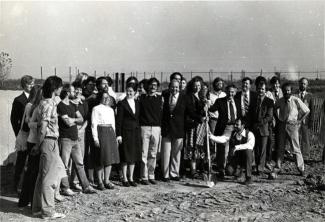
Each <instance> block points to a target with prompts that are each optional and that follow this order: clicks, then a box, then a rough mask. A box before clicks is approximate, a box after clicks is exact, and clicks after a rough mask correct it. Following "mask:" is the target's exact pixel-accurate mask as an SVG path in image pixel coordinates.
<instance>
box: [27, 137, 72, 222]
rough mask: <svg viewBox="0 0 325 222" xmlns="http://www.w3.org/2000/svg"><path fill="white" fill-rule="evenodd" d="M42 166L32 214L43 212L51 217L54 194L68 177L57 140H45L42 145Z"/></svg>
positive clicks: (40, 166)
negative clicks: (60, 183)
mask: <svg viewBox="0 0 325 222" xmlns="http://www.w3.org/2000/svg"><path fill="white" fill-rule="evenodd" d="M40 152H41V155H40V165H39V171H38V176H37V181H36V184H35V191H34V197H33V206H32V212H33V213H36V212H39V211H42V213H43V215H48V216H51V215H52V214H53V213H54V212H55V209H54V193H55V189H56V188H57V187H58V181H59V180H60V179H61V178H63V177H64V176H66V173H65V170H64V165H63V162H62V160H61V158H60V154H59V146H58V142H57V140H53V139H47V138H45V139H44V141H43V142H42V144H41V145H40Z"/></svg>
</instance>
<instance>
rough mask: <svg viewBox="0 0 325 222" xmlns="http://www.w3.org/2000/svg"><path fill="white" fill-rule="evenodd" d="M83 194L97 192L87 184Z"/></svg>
mask: <svg viewBox="0 0 325 222" xmlns="http://www.w3.org/2000/svg"><path fill="white" fill-rule="evenodd" d="M83 193H84V194H94V193H97V192H96V190H95V189H94V188H93V187H92V186H90V185H89V186H88V187H87V188H86V189H84V190H83Z"/></svg>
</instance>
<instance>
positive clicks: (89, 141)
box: [84, 127, 96, 172]
mask: <svg viewBox="0 0 325 222" xmlns="http://www.w3.org/2000/svg"><path fill="white" fill-rule="evenodd" d="M93 149H95V144H94V139H93V134H92V132H91V129H90V127H87V128H86V132H85V150H84V166H85V170H86V172H87V170H93V169H95V161H96V158H95V155H94V152H93V151H92V150H93Z"/></svg>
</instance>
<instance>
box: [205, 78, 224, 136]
mask: <svg viewBox="0 0 325 222" xmlns="http://www.w3.org/2000/svg"><path fill="white" fill-rule="evenodd" d="M223 85H224V81H223V79H221V78H219V77H217V78H215V79H214V80H213V83H212V87H213V92H210V100H211V104H214V102H215V101H216V100H217V99H220V98H223V97H226V93H225V92H224V91H223ZM209 115H210V119H209V126H210V130H211V131H212V132H214V129H215V128H216V124H217V119H218V116H219V114H218V111H215V112H210V113H209Z"/></svg>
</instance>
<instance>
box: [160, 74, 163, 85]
mask: <svg viewBox="0 0 325 222" xmlns="http://www.w3.org/2000/svg"><path fill="white" fill-rule="evenodd" d="M162 81H163V72H160V84H162Z"/></svg>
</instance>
